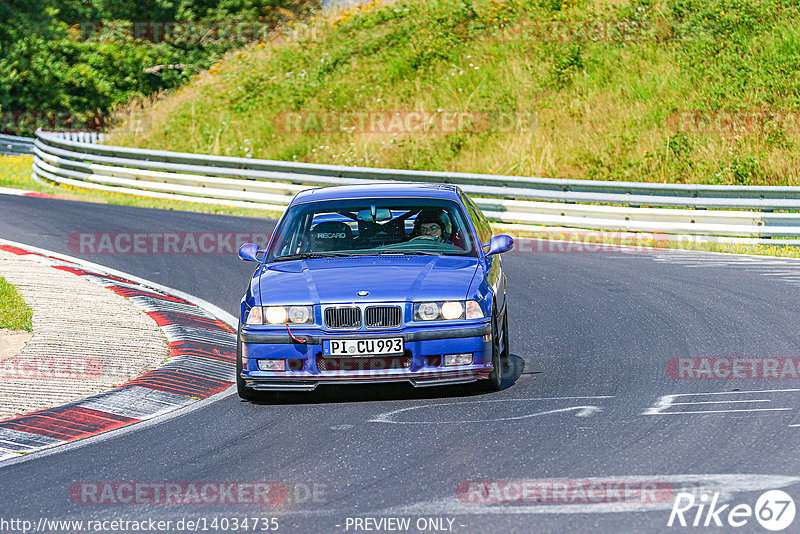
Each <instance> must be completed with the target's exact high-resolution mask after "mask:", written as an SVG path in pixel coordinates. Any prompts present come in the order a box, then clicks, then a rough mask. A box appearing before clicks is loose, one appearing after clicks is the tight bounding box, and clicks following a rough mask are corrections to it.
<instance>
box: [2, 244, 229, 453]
mask: <svg viewBox="0 0 800 534" xmlns="http://www.w3.org/2000/svg"><path fill="white" fill-rule="evenodd" d="M0 250H3V251H6V252H11V253H14V254H18V255H24V256H29V257H31V258H33V259H34V260H36V261H39V262H41V263H44V264H47V265H50V266H51V267H53V268H54V269H58V270H61V271H66V272H70V273H72V274H74V275H76V276H82V277H85V278H86V279H87V280H89V281H91V282H93V283H97V284H99V285H101V286H103V287H105V288H106V289H109V290H110V291H114V292H115V293H117V294H119V295H121V296H123V297H125V298H126V299H128V301H129V302H130V303H131V304H133V305H134V306H136V307H137V308H139V309H140V310H141V312H142V313H145V314H147V315H149V316H150V317H151V318H153V320H154V321H155V322H156V324H157V325H158V326H159V327H160V328H161V329H162V331H163V332H164V334H165V336H166V337H167V340H168V346H169V351H170V353H169V356H168V358H167V359H166V361H165V362H164V363H163V364H162V365H161V366H159V367H157V368H156V369H153V370H151V371H148V372H146V373H144V374H143V375H141V376H139V377H137V378H135V379H133V380H131V381H130V382H128V383H126V384H123V385H121V386H119V387H116V388H114V389H110V390H108V391H104V392H102V393H99V394H96V395H92V396H90V397H87V398H84V399H81V400H78V401H74V402H71V403H68V404H65V405H62V406H58V407H55V408H49V409H44V410H37V411H35V412H31V413H28V414H25V415H22V416H18V417H14V418H12V419H6V420H3V421H0V465H8V464H11V463H18V462H19V461H23V460H25V459H28V458H31V456H30V455H31V454H33V453H38V452H41V451H46V450H48V449H52V448H54V447H59V449H61V446H63V445H65V444H74V443H75V442H77V441H80V442H81V443H85V442H86V441H85V440H87V439H88V438H92V437H94V436H99V435H100V434H105V433H107V432H110V431H112V430H117V429H120V428H124V427H127V426H130V425H134V424H136V423H141V422H143V421H148V420H156V419H157V420H158V422H163V420H165V418H169V417H173V416H175V415H177V414H175V413H173V412H175V411H177V410H180V409H185V408H187V407H189V406H193V405H196V404H202V405H205V404H207V403H209V402H214V401H215V400H219V399H220V398H223V397H227V396H228V395H230V394H232V392H233V389H232V388H231V387H230V386H231V385H232V384H233V382H234V379H235V374H234V364H235V357H236V352H235V350H236V334H235V329H236V327H237V320H236V319H235V318H234V317H233V316H232V315H230V314H228V313H227V312H224V311H223V310H221V309H219V308H218V307H216V306H214V305H212V304H210V303H208V302H206V301H203V300H202V299H198V298H196V297H193V296H191V295H188V294H186V293H183V292H181V291H178V290H175V289H171V288H168V287H165V286H161V285H160V284H156V283H153V282H150V281H147V280H143V279H141V278H138V277H135V276H132V275H130V274H127V273H124V272H121V271H117V270H114V269H110V268H108V267H103V266H100V265H97V264H94V263H91V262H88V261H84V260H80V259H78V258H74V257H71V256H66V255H63V254H58V253H54V252H52V251H48V250H44V249H40V248H38V247H32V246H29V245H25V244H22V243H17V242H14V241H8V240H5V239H0ZM198 407H199V406H198ZM36 456H37V457H38V456H39V454H37V455H36Z"/></svg>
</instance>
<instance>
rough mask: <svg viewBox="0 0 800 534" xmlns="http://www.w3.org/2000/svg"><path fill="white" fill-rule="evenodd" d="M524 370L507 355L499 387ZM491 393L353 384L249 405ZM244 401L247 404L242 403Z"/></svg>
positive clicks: (265, 396)
mask: <svg viewBox="0 0 800 534" xmlns="http://www.w3.org/2000/svg"><path fill="white" fill-rule="evenodd" d="M524 370H525V360H524V359H522V358H521V357H520V356H517V355H516V354H511V355H510V356H509V359H508V362H507V363H506V364H505V365H504V366H503V385H502V389H501V391H503V390H506V389H508V388H510V387H512V386H513V385H514V383H516V381H517V379H518V378H519V377H520V376H521V375H522V374H523V372H524ZM492 394H493V392H486V391H481V390H479V389H478V388H477V387H476V383H475V382H472V383H469V384H460V385H455V386H433V387H421V388H415V387H414V386H412V385H411V384H407V383H402V382H399V383H393V382H389V383H385V384H355V385H321V386H319V387H317V389H315V390H314V391H311V392H308V391H305V392H291V391H280V392H263V393H262V394H261V397H262V398H260V399H258V400H255V401H252V402H253V404H260V405H271V404H329V403H341V402H371V401H390V400H420V399H438V398H446V397H474V396H486V395H492ZM242 402H248V401H242Z"/></svg>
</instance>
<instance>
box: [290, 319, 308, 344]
mask: <svg viewBox="0 0 800 534" xmlns="http://www.w3.org/2000/svg"><path fill="white" fill-rule="evenodd" d="M286 331H287V332H289V337H290V338H292V340H294V342H295V343H307V341H306V340H305V339H300V338H297V337H294V334H292V331H291V330H289V323H286Z"/></svg>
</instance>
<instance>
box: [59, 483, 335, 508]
mask: <svg viewBox="0 0 800 534" xmlns="http://www.w3.org/2000/svg"><path fill="white" fill-rule="evenodd" d="M326 495H327V486H326V485H325V484H319V483H282V482H233V481H229V482H219V481H192V482H141V481H140V482H130V481H101V482H76V483H75V484H72V486H70V488H69V499H70V501H72V502H73V503H75V504H82V505H102V506H108V505H168V506H169V505H193V504H197V505H215V504H225V505H237V504H239V505H259V506H264V505H267V506H270V507H273V508H275V507H278V506H285V505H289V504H302V503H324V502H326Z"/></svg>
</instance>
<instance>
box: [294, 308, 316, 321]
mask: <svg viewBox="0 0 800 534" xmlns="http://www.w3.org/2000/svg"><path fill="white" fill-rule="evenodd" d="M312 311H313V310H312V308H311V306H292V307H290V308H289V320H290V321H291V322H293V323H294V324H303V323H310V322H311V317H312V315H313V314H312Z"/></svg>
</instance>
